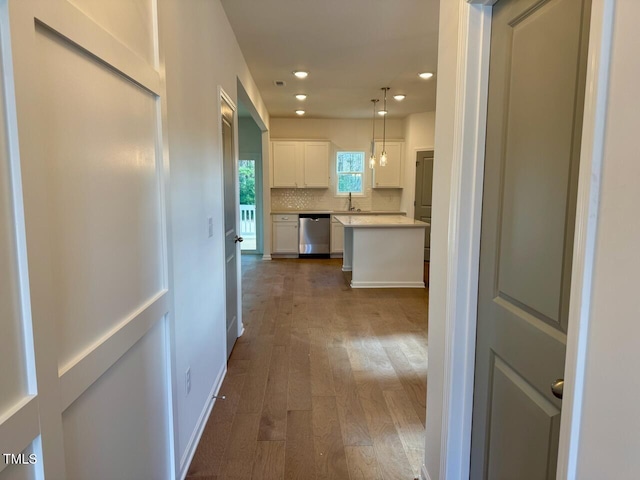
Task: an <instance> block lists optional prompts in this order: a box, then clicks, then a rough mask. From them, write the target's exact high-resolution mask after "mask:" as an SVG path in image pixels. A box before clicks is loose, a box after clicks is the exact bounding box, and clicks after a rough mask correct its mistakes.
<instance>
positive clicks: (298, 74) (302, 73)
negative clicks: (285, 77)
mask: <svg viewBox="0 0 640 480" xmlns="http://www.w3.org/2000/svg"><path fill="white" fill-rule="evenodd" d="M293 74H294V75H295V76H296V77H298V78H307V76H308V75H309V72H305V71H304V70H297V71H295V72H293Z"/></svg>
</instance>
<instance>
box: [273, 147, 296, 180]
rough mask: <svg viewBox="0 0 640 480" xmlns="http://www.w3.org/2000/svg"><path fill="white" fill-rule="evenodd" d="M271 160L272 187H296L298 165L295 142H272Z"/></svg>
mask: <svg viewBox="0 0 640 480" xmlns="http://www.w3.org/2000/svg"><path fill="white" fill-rule="evenodd" d="M271 158H272V160H273V162H272V165H273V186H274V187H296V186H297V179H296V177H297V172H298V163H299V161H300V160H299V158H300V154H299V145H298V143H297V142H273V143H272V149H271Z"/></svg>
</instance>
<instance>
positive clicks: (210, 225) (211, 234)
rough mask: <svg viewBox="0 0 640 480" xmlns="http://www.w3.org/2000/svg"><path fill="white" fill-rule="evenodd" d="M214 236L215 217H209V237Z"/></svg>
mask: <svg viewBox="0 0 640 480" xmlns="http://www.w3.org/2000/svg"><path fill="white" fill-rule="evenodd" d="M211 237H213V218H212V217H209V238H211Z"/></svg>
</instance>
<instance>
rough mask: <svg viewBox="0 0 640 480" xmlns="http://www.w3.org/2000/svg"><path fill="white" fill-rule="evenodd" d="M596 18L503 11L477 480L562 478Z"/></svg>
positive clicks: (503, 7)
mask: <svg viewBox="0 0 640 480" xmlns="http://www.w3.org/2000/svg"><path fill="white" fill-rule="evenodd" d="M589 13H590V2H589V1H588V0H546V1H540V0H500V1H499V2H498V3H497V4H496V5H495V7H494V11H493V20H492V31H491V35H492V38H491V61H490V72H489V103H488V117H487V143H486V160H485V184H484V198H483V212H482V237H481V245H480V285H479V297H478V330H477V347H476V348H477V349H476V370H475V389H474V409H473V428H472V445H471V449H472V452H471V478H472V479H491V480H494V479H496V480H500V479H505V480H506V479H516V478H517V479H519V480H526V479H543V478H546V479H553V478H555V472H556V463H557V462H556V460H557V448H558V434H559V427H560V412H561V406H562V402H561V400H560V399H559V398H556V397H555V396H554V393H552V390H551V384H552V382H554V381H555V380H556V379H561V378H562V377H563V374H564V359H565V345H566V331H567V317H568V305H569V287H570V280H571V279H570V272H571V259H572V248H573V230H574V221H575V202H576V186H577V173H578V160H579V154H580V152H579V146H580V137H581V128H582V111H583V99H584V82H585V70H586V53H587V52H586V49H587V39H588V25H589ZM558 390H559V389H556V393H560V392H559V391H558Z"/></svg>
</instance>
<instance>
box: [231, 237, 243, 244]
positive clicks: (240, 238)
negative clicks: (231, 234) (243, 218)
mask: <svg viewBox="0 0 640 480" xmlns="http://www.w3.org/2000/svg"><path fill="white" fill-rule="evenodd" d="M233 241H234V242H235V243H242V242H244V238H242V237H239V236H238V235H236V238H234V239H233Z"/></svg>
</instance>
